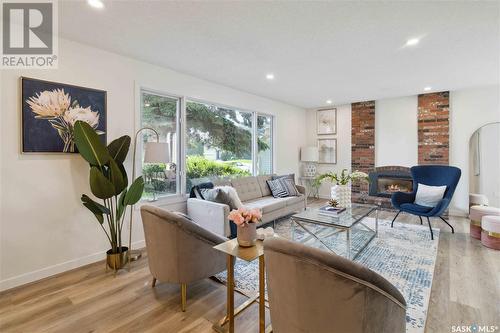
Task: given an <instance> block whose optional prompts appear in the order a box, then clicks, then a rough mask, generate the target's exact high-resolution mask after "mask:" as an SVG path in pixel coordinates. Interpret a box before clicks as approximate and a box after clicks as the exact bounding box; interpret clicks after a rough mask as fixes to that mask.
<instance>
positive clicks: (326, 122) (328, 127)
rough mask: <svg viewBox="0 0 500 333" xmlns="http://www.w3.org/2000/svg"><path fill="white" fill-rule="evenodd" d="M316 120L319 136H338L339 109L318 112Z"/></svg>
mask: <svg viewBox="0 0 500 333" xmlns="http://www.w3.org/2000/svg"><path fill="white" fill-rule="evenodd" d="M316 118H317V119H316V121H317V132H318V134H319V135H323V134H337V109H328V110H318V111H317V114H316Z"/></svg>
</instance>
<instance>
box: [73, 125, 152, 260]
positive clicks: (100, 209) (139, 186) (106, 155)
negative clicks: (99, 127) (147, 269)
mask: <svg viewBox="0 0 500 333" xmlns="http://www.w3.org/2000/svg"><path fill="white" fill-rule="evenodd" d="M74 135H75V143H76V146H77V148H78V151H79V153H80V155H81V156H82V157H83V158H84V159H85V160H86V161H87V162H89V164H90V176H89V183H90V190H91V191H92V194H93V195H94V196H95V197H97V198H99V199H101V200H102V203H99V202H96V201H94V200H93V199H91V198H90V197H89V196H88V195H86V194H83V195H82V198H81V199H82V203H83V205H84V206H85V207H87V208H88V210H90V211H91V212H92V213H93V214H94V216H95V217H96V219H97V221H98V222H99V225H100V226H101V228H102V230H103V231H104V233H105V234H106V237H107V238H108V240H109V243H110V245H111V250H112V253H121V252H122V228H123V223H124V220H125V208H126V207H127V206H129V205H134V204H135V203H137V202H138V201H139V200H140V199H141V195H142V192H143V190H144V180H143V178H142V176H141V177H138V178H137V179H135V180H134V181H133V182H132V185H130V186H128V177H127V172H126V171H125V168H124V167H123V162H124V161H125V158H126V157H127V153H128V150H129V147H130V137H129V136H128V135H124V136H122V137H119V138H118V139H116V140H113V141H112V142H111V143H110V144H109V145H108V146H107V147H106V146H104V145H103V144H102V143H101V141H100V139H99V134H98V133H97V132H96V131H95V130H94V129H93V128H92V127H91V126H90V125H89V124H87V123H86V122H83V121H77V122H76V123H75V126H74ZM106 225H107V228H106V227H105V226H106Z"/></svg>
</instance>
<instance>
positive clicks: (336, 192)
mask: <svg viewBox="0 0 500 333" xmlns="http://www.w3.org/2000/svg"><path fill="white" fill-rule="evenodd" d="M325 180H327V181H329V182H331V183H332V184H333V186H332V188H331V192H330V197H331V198H332V199H333V200H335V201H336V202H337V203H338V205H339V206H340V207H351V186H350V182H352V181H358V180H363V181H368V175H367V174H366V173H364V172H361V171H354V172H351V173H349V172H347V169H343V170H342V172H341V173H340V175H339V174H338V173H335V172H327V173H324V174H321V175H319V176H318V177H316V179H315V181H314V182H315V183H316V184H321V183H322V182H323V181H325Z"/></svg>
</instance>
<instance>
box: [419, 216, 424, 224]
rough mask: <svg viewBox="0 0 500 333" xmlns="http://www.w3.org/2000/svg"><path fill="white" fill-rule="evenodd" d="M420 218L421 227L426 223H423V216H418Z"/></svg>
mask: <svg viewBox="0 0 500 333" xmlns="http://www.w3.org/2000/svg"><path fill="white" fill-rule="evenodd" d="M418 218H419V219H420V225H422V224H424V222H423V221H422V216H420V215H419V216H418Z"/></svg>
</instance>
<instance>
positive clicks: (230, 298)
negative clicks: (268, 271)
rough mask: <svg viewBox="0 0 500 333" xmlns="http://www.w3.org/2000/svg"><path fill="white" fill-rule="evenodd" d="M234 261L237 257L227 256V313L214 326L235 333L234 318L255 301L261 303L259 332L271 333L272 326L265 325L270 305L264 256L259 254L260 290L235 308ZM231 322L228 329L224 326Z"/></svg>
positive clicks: (221, 332) (220, 332)
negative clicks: (267, 298)
mask: <svg viewBox="0 0 500 333" xmlns="http://www.w3.org/2000/svg"><path fill="white" fill-rule="evenodd" d="M234 262H235V257H233V256H232V255H229V254H228V256H227V283H226V284H227V303H226V315H225V316H224V317H223V318H222V319H221V320H219V321H218V322H217V323H215V324H214V325H213V326H212V328H213V329H214V330H215V331H216V332H218V333H226V332H229V333H234V319H235V317H236V316H237V315H238V314H240V313H241V312H243V310H245V309H247V308H248V307H249V306H250V305H252V304H253V303H254V302H256V303H258V304H259V333H271V332H272V331H273V329H272V326H271V325H269V326H267V327H265V308H266V307H268V305H267V304H266V297H265V285H264V284H265V264H264V256H263V255H261V256H259V292H258V293H257V294H256V295H254V296H251V297H250V298H249V299H247V300H246V301H245V302H243V303H242V304H241V305H240V306H238V307H237V308H236V309H235V308H234ZM226 324H229V325H228V327H227V330H226V329H224V326H225V325H226Z"/></svg>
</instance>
